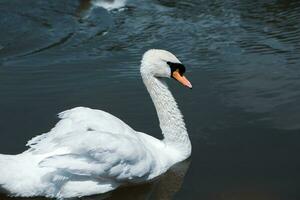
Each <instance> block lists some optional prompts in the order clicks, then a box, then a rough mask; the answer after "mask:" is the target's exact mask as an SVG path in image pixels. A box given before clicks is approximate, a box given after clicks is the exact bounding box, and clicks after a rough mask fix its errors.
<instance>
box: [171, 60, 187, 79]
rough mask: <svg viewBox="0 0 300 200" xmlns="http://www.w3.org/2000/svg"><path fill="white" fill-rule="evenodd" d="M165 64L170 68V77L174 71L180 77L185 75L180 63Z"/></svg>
mask: <svg viewBox="0 0 300 200" xmlns="http://www.w3.org/2000/svg"><path fill="white" fill-rule="evenodd" d="M167 64H168V65H169V66H170V68H171V77H172V74H173V72H175V71H178V72H179V74H180V75H181V76H182V75H183V74H184V73H185V67H184V65H183V64H181V63H172V62H167Z"/></svg>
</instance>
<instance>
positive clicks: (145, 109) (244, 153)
mask: <svg viewBox="0 0 300 200" xmlns="http://www.w3.org/2000/svg"><path fill="white" fill-rule="evenodd" d="M299 21H300V1H297V0H286V1H283V0H277V1H275V0H263V1H252V0H251V1H250V0H245V1H234V0H215V1H208V0H201V1H196V0H185V1H176V0H139V1H137V0H131V1H130V0H128V1H124V0H119V1H118V0H114V1H113V0H106V1H97V2H96V1H89V0H81V1H79V0H76V1H75V0H64V1H60V0H43V1H42V0H39V1H37V0H26V1H22V0H2V1H1V2H0V30H1V31H0V114H1V115H0V134H1V140H0V152H1V153H2V154H17V153H21V152H22V151H24V150H26V146H25V144H26V142H27V141H28V140H29V139H31V138H32V137H34V136H36V135H39V134H41V133H45V132H48V131H49V130H50V129H51V128H52V127H53V126H54V125H55V123H56V122H57V121H58V118H57V113H59V112H61V111H64V110H66V109H70V108H72V107H76V106H86V107H91V108H97V109H101V110H105V111H107V112H109V113H112V114H113V115H115V116H117V117H118V118H120V119H122V120H123V121H125V122H126V123H127V124H129V125H130V126H131V127H132V128H134V129H135V130H138V131H142V132H145V133H147V134H149V135H152V136H155V137H157V138H162V135H161V131H160V128H159V124H158V119H157V116H156V112H155V109H154V106H153V103H152V101H151V99H150V97H149V95H148V93H147V91H146V89H145V87H144V85H143V83H142V80H141V77H140V73H139V65H140V60H141V56H142V55H143V53H144V52H145V51H146V50H148V49H151V48H162V49H166V50H169V51H171V52H173V53H174V54H175V55H177V57H178V58H179V59H180V60H181V61H182V62H183V63H184V65H185V66H186V68H187V72H186V76H187V77H188V78H189V80H190V81H191V83H192V84H193V90H187V89H185V88H183V87H181V86H180V85H179V84H177V83H175V82H174V81H173V80H169V81H168V84H169V86H170V89H171V90H172V92H173V95H174V97H175V98H176V100H177V102H178V104H179V106H180V109H181V111H182V113H183V115H184V118H185V121H186V125H187V128H188V132H189V135H190V138H191V140H192V145H193V151H192V156H191V158H190V159H189V160H187V161H185V162H183V163H180V164H178V165H176V166H174V168H172V169H171V170H170V171H169V172H168V173H166V174H165V175H164V176H162V177H161V178H160V179H157V180H155V181H153V182H151V183H148V184H144V185H140V186H133V187H129V188H121V189H119V190H117V191H114V192H111V193H108V194H104V195H98V196H94V197H87V198H84V199H128V200H129V199H182V200H183V199H197V200H198V199H200V200H201V199H211V200H227V199H231V200H232V199H237V200H241V199H243V200H248V199H249V200H250V199H251V200H252V199H256V200H260V199H264V200H266V199H272V200H274V199H275V200H277V199H278V200H279V199H280V200H281V199H288V200H294V199H299V198H300V192H299V191H300V186H299V182H300V170H299V169H300V158H299V152H300V146H299V141H300V104H299V102H300V23H299ZM0 198H1V199H5V200H8V199H11V200H13V199H15V198H9V197H5V195H0ZM17 199H20V198H17ZM34 199H43V198H34ZM24 200H25V199H24Z"/></svg>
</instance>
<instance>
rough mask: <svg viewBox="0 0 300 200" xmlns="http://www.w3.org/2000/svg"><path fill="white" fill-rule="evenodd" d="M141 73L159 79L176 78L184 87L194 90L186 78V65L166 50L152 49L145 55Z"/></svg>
mask: <svg viewBox="0 0 300 200" xmlns="http://www.w3.org/2000/svg"><path fill="white" fill-rule="evenodd" d="M141 73H142V75H151V76H154V77H158V78H174V79H175V80H177V81H178V82H180V83H181V84H182V85H184V86H186V87H188V88H192V84H191V83H190V82H189V81H188V79H187V78H186V77H185V76H184V73H185V67H184V65H183V64H182V63H181V62H180V61H179V60H178V58H176V56H175V55H173V54H172V53H170V52H169V51H166V50H160V49H151V50H148V51H147V52H146V53H144V55H143V59H142V65H141Z"/></svg>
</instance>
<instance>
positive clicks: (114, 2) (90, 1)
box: [78, 0, 126, 15]
mask: <svg viewBox="0 0 300 200" xmlns="http://www.w3.org/2000/svg"><path fill="white" fill-rule="evenodd" d="M125 5H126V0H80V5H79V10H78V13H85V15H88V13H89V12H90V11H91V10H93V9H94V8H97V7H102V8H104V9H106V10H108V11H110V10H114V9H120V8H123V7H124V6H125Z"/></svg>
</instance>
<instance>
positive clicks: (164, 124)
mask: <svg viewBox="0 0 300 200" xmlns="http://www.w3.org/2000/svg"><path fill="white" fill-rule="evenodd" d="M141 72H142V78H143V81H144V84H145V85H146V88H147V90H148V92H149V94H150V96H151V98H152V101H153V103H154V106H155V108H156V112H157V115H158V119H159V124H160V128H161V130H162V134H163V136H164V142H165V143H166V144H167V145H170V146H173V147H175V148H176V149H178V150H179V151H180V152H181V153H182V154H183V156H185V157H188V156H189V155H190V153H191V143H190V139H189V136H188V133H187V130H186V127H185V123H184V120H183V116H182V114H181V112H180V110H179V109H178V106H177V103H176V101H175V99H174V97H173V96H172V94H171V92H170V91H169V89H168V86H167V85H166V83H165V82H164V81H163V80H162V79H159V78H156V77H154V76H152V75H150V74H148V73H143V71H141Z"/></svg>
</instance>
